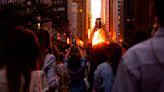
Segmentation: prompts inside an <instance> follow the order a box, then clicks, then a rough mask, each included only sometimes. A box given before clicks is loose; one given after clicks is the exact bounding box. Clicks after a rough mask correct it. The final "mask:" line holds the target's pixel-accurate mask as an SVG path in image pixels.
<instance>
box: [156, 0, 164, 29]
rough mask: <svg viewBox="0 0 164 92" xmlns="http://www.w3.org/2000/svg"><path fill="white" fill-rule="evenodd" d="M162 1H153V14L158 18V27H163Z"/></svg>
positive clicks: (163, 6) (163, 2)
mask: <svg viewBox="0 0 164 92" xmlns="http://www.w3.org/2000/svg"><path fill="white" fill-rule="evenodd" d="M163 4H164V0H154V6H155V14H156V16H157V17H158V22H159V23H160V26H164V13H163V12H162V10H163V9H164V5H163Z"/></svg>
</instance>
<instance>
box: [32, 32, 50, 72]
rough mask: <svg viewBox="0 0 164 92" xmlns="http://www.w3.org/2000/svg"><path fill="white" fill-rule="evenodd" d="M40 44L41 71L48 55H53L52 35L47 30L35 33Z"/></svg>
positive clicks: (39, 66) (39, 65)
mask: <svg viewBox="0 0 164 92" xmlns="http://www.w3.org/2000/svg"><path fill="white" fill-rule="evenodd" d="M35 34H36V36H37V38H38V42H39V45H40V48H39V49H40V50H39V62H38V63H39V64H37V65H38V69H40V68H41V67H42V66H43V63H44V59H45V56H46V54H47V53H52V51H51V50H52V42H51V35H50V33H49V32H48V31H47V30H45V29H39V30H37V31H36V32H35Z"/></svg>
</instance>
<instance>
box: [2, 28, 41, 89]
mask: <svg viewBox="0 0 164 92" xmlns="http://www.w3.org/2000/svg"><path fill="white" fill-rule="evenodd" d="M6 40H7V42H6V47H5V55H4V57H5V61H3V62H5V64H4V65H3V67H1V69H0V91H1V92H29V90H30V89H29V87H30V81H31V72H32V71H33V70H36V62H37V56H38V51H39V47H38V42H37V40H36V37H35V36H34V34H33V33H32V31H31V30H28V29H25V28H23V27H16V28H14V29H11V30H10V31H8V35H7V37H6Z"/></svg>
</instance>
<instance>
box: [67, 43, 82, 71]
mask: <svg viewBox="0 0 164 92" xmlns="http://www.w3.org/2000/svg"><path fill="white" fill-rule="evenodd" d="M80 58H81V57H80V54H79V52H78V48H76V46H73V47H71V51H70V53H69V62H68V68H69V69H70V70H71V71H77V70H78V69H79V68H80Z"/></svg>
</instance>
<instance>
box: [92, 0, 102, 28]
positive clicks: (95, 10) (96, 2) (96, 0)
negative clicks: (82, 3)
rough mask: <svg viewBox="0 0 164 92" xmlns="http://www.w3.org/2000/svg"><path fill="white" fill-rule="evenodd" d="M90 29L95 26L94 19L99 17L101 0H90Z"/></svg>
mask: <svg viewBox="0 0 164 92" xmlns="http://www.w3.org/2000/svg"><path fill="white" fill-rule="evenodd" d="M91 15H92V28H91V29H93V27H94V25H95V21H96V18H100V17H101V0H91Z"/></svg>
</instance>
